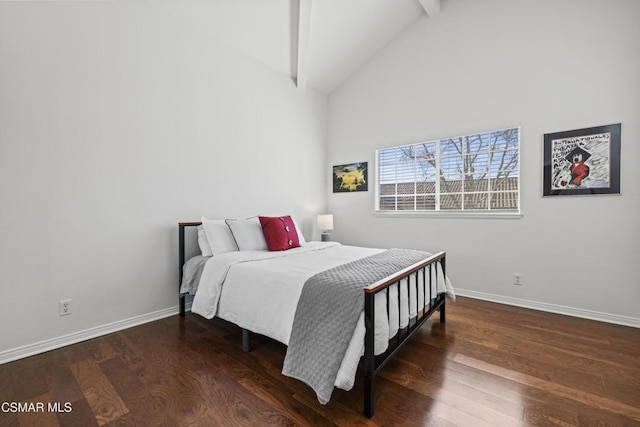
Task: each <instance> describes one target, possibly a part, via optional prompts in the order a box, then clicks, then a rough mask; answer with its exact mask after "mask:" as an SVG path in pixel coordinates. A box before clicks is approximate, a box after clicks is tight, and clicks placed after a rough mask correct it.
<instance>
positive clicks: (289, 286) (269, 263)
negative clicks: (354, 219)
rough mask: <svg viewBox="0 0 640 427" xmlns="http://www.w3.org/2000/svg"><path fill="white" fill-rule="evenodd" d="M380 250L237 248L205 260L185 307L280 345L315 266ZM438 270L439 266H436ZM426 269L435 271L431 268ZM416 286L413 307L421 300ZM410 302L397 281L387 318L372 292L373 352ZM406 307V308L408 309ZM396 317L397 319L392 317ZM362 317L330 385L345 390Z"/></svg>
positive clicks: (443, 283)
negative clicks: (241, 249) (266, 250)
mask: <svg viewBox="0 0 640 427" xmlns="http://www.w3.org/2000/svg"><path fill="white" fill-rule="evenodd" d="M383 251H384V250H383V249H373V248H363V247H356V246H344V245H340V244H338V243H335V242H308V243H307V244H305V245H304V246H302V247H300V248H295V249H290V250H288V251H283V252H265V251H239V252H229V253H225V254H221V255H216V256H214V257H212V258H211V259H210V260H208V261H207V262H206V264H205V266H204V269H203V271H202V276H201V278H200V282H199V285H198V290H197V292H196V294H195V297H194V300H193V304H192V306H191V311H192V312H194V313H197V314H200V315H202V316H204V317H205V318H207V319H211V318H213V317H214V316H218V317H220V318H222V319H225V320H228V321H230V322H233V323H235V324H236V325H238V326H240V327H242V328H245V329H248V330H251V331H253V332H257V333H259V334H262V335H266V336H268V337H270V338H273V339H275V340H278V341H280V342H282V343H283V344H288V343H289V335H290V334H291V327H292V325H293V319H294V316H295V311H296V306H297V303H298V299H299V297H300V294H301V292H302V287H303V285H304V283H305V281H306V280H307V279H308V278H309V277H311V276H313V275H314V274H316V273H319V272H320V271H323V270H327V269H329V268H332V267H335V266H338V265H341V264H344V263H347V262H350V261H354V260H356V259H359V258H364V257H367V256H370V255H374V254H376V253H380V252H383ZM440 273H441V271H440ZM432 274H433V275H434V276H435V269H434V270H433V272H432ZM437 277H438V279H439V280H438V281H437V286H436V289H434V290H433V295H432V297H434V296H435V294H436V293H441V292H448V293H449V294H451V295H453V289H452V288H451V286H450V284H449V282H448V280H445V279H444V278H443V275H442V274H438V275H437ZM409 289H410V300H411V301H415V299H414V298H415V287H413V286H410V287H409ZM396 299H397V288H396V287H395V286H394V287H393V289H391V290H390V300H391V301H395V300H396ZM423 301H424V296H423V295H422V292H421V290H420V291H419V295H418V303H419V306H420V307H422V306H423V305H424V303H423ZM415 306H416V304H415V302H412V303H411V304H408V303H407V289H406V286H401V309H400V314H399V315H398V309H397V306H396V305H395V304H391V313H390V320H389V321H387V318H386V311H387V310H386V294H385V293H380V294H378V295H377V296H376V313H380V314H382V315H381V316H376V326H375V330H376V340H375V341H376V343H375V349H376V351H375V352H376V354H380V353H382V352H384V351H385V350H386V347H387V345H388V340H389V338H391V337H393V336H394V335H395V334H396V332H397V330H398V326H400V327H401V328H403V327H405V326H406V325H407V324H408V320H409V318H410V317H414V316H415V315H416V313H415V311H416V308H415ZM408 307H411V308H408ZM398 316H400V322H398ZM364 335H365V328H364V316H363V315H361V316H360V320H359V321H358V326H357V327H356V330H355V333H354V335H353V337H352V339H351V342H350V344H349V348H348V350H347V354H346V355H345V358H344V360H343V362H342V366H341V368H340V371H339V372H338V376H337V378H336V384H335V385H336V387H339V388H342V389H344V390H350V389H351V388H352V387H353V384H354V381H355V374H356V370H357V367H358V362H359V360H360V356H361V355H362V353H363V348H364Z"/></svg>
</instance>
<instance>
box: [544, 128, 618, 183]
mask: <svg viewBox="0 0 640 427" xmlns="http://www.w3.org/2000/svg"><path fill="white" fill-rule="evenodd" d="M620 133H621V124H620V123H616V124H611V125H606V126H597V127H592V128H585V129H576V130H569V131H564V132H556V133H548V134H545V135H544V171H543V173H544V179H543V183H544V189H543V195H544V196H561V195H580V194H619V193H620Z"/></svg>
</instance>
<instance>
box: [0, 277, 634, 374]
mask: <svg viewBox="0 0 640 427" xmlns="http://www.w3.org/2000/svg"><path fill="white" fill-rule="evenodd" d="M456 295H460V296H462V297H469V298H474V299H480V300H484V301H490V302H496V303H500V304H507V305H513V306H516V307H524V308H530V309H533V310H540V311H548V312H551V313H558V314H565V315H567V316H573V317H581V318H584V319H590V320H597V321H600V322H606V323H614V324H617V325H624V326H631V327H633V328H640V319H637V318H634V317H628V316H620V315H617V314H609V313H601V312H598V311H592V310H584V309H581V308H574V307H566V306H563V305H557V304H549V303H545V302H538V301H531V300H525V299H520V298H512V297H506V296H502V295H494V294H488V293H485V292H476V291H470V290H467V289H458V288H456ZM186 309H187V311H189V310H190V309H191V303H190V302H187V304H186ZM176 314H178V307H177V306H175V307H170V308H166V309H163V310H159V311H155V312H153V313H148V314H143V315H141V316H136V317H131V318H129V319H125V320H120V321H117V322H113V323H108V324H106V325H102V326H96V327H94V328H89V329H85V330H83V331H79V332H74V333H72V334H68V335H63V336H61V337H57V338H52V339H48V340H45V341H40V342H37V343H34V344H28V345H25V346H22V347H17V348H14V349H10V350H5V351H2V352H0V365H2V364H3V363H8V362H12V361H14V360H18V359H22V358H25V357H29V356H33V355H35V354H40V353H44V352H45V351H50V350H55V349H56V348H61V347H65V346H67V345H71V344H75V343H78V342H81V341H86V340H88V339H91V338H96V337H100V336H102V335H107V334H110V333H113V332H117V331H121V330H123V329H127V328H131V327H133V326H138V325H142V324H143V323H149V322H153V321H154V320H160V319H164V318H165V317H169V316H174V315H176Z"/></svg>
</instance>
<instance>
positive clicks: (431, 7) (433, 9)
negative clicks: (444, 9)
mask: <svg viewBox="0 0 640 427" xmlns="http://www.w3.org/2000/svg"><path fill="white" fill-rule="evenodd" d="M420 4H421V5H422V8H423V9H424V11H425V12H427V15H429V16H435V15H437V14H438V13H440V0H420Z"/></svg>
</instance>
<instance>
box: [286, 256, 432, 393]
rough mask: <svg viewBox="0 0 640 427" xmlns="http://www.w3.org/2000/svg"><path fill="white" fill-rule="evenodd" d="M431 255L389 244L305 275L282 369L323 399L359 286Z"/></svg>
mask: <svg viewBox="0 0 640 427" xmlns="http://www.w3.org/2000/svg"><path fill="white" fill-rule="evenodd" d="M430 255H431V254H429V253H427V252H422V251H416V250H410V249H389V250H386V251H384V252H382V253H379V254H376V255H372V256H369V257H366V258H361V259H359V260H356V261H352V262H349V263H346V264H343V265H340V266H337V267H334V268H331V269H329V270H325V271H322V272H320V273H318V274H316V275H314V276H312V277H310V278H309V279H308V280H307V281H306V282H305V284H304V287H303V288H302V294H301V296H300V300H299V301H298V306H297V308H296V314H295V317H294V321H293V327H292V330H291V336H290V338H289V346H288V348H287V354H286V356H285V359H284V366H283V369H282V373H283V374H284V375H287V376H289V377H292V378H296V379H298V380H301V381H304V382H305V383H306V384H307V385H309V386H310V387H311V388H313V390H314V391H315V392H316V395H317V397H318V401H319V402H320V403H322V404H323V405H324V404H326V403H327V402H328V401H329V399H330V398H331V394H332V393H333V388H334V384H335V380H336V376H337V374H338V370H339V369H340V364H341V363H342V359H343V358H344V355H345V353H346V351H347V347H348V345H349V341H350V340H351V337H352V335H353V333H354V330H355V328H356V325H357V323H358V319H359V317H360V313H362V311H363V310H364V292H363V288H365V287H366V286H369V285H371V284H373V283H375V282H377V281H379V280H381V279H384V278H385V277H387V276H390V275H391V274H394V273H396V272H398V271H399V270H402V269H404V268H406V267H409V266H411V265H413V264H415V263H417V262H419V261H421V260H423V259H425V258H428V257H429V256H430Z"/></svg>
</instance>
